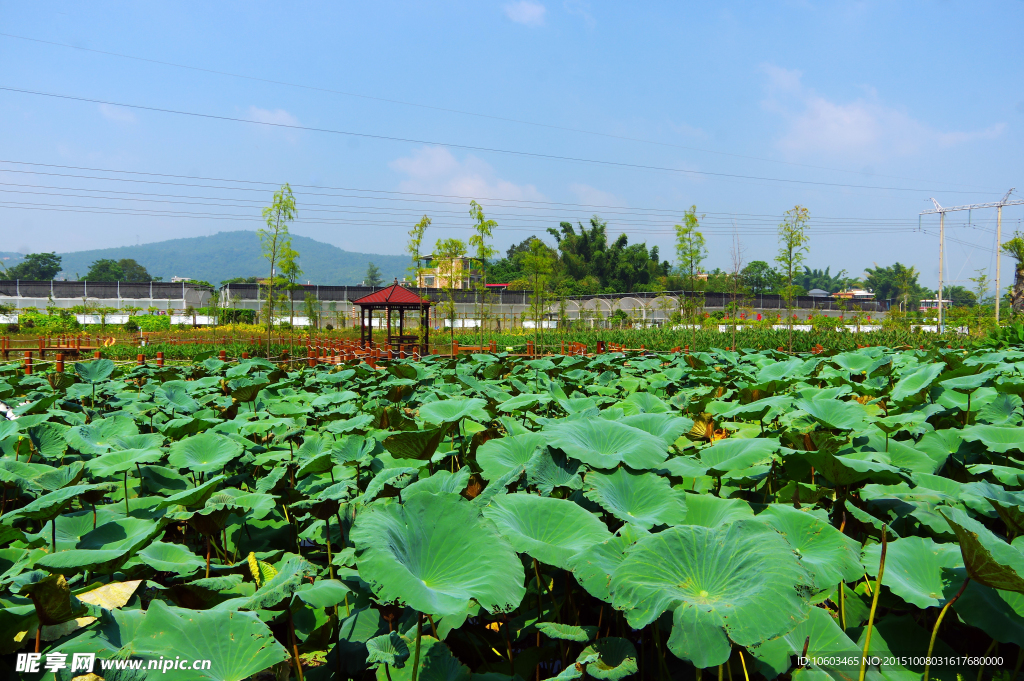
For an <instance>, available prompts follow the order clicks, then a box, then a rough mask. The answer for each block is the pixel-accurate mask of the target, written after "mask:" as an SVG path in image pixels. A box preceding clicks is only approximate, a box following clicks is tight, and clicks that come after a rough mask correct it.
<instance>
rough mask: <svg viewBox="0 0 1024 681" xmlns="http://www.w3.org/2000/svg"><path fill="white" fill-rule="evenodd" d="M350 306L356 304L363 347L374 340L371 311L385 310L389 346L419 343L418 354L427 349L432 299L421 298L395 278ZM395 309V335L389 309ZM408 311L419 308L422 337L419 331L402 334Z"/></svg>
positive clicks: (423, 353) (422, 353) (423, 352)
mask: <svg viewBox="0 0 1024 681" xmlns="http://www.w3.org/2000/svg"><path fill="white" fill-rule="evenodd" d="M352 304H353V305H358V306H359V342H360V345H362V347H364V348H365V347H367V345H368V344H370V343H372V342H373V313H374V311H375V310H384V311H385V313H386V319H387V321H386V324H387V344H388V345H398V346H404V345H419V346H420V355H426V354H428V353H429V352H430V350H429V348H430V317H429V315H430V304H431V301H429V300H427V299H426V298H421V297H420V296H418V295H416V294H415V293H413V292H412V291H410V290H409V289H407V288H405V287H404V286H401V285H399V283H398V279H395V283H394V284H392V285H391V286H388V287H387V288H384V289H381V290H380V291H376V292H374V293H371V294H370V295H367V296H363V297H362V298H359V299H357V300H353V301H352ZM392 310H395V311H397V312H398V335H397V336H395V335H392V326H391V311H392ZM409 310H419V313H420V329H422V331H423V339H422V341H421V340H420V337H419V335H418V334H406V333H405V313H406V312H407V311H409Z"/></svg>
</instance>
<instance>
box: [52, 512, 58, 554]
mask: <svg viewBox="0 0 1024 681" xmlns="http://www.w3.org/2000/svg"><path fill="white" fill-rule="evenodd" d="M50 551H51V552H53V553H57V516H54V517H52V518H50Z"/></svg>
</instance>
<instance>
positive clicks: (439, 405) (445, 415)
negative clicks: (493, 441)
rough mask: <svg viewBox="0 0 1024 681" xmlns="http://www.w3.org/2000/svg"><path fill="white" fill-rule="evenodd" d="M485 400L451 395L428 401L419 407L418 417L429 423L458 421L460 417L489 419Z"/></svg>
mask: <svg viewBox="0 0 1024 681" xmlns="http://www.w3.org/2000/svg"><path fill="white" fill-rule="evenodd" d="M486 406H487V402H486V401H485V400H481V399H479V398H475V397H453V398H449V399H447V400H438V401H437V402H430V403H428V404H424V405H423V406H422V407H420V418H421V419H423V420H425V421H427V422H429V423H458V422H459V421H461V420H462V419H466V418H468V419H473V420H475V421H489V420H490V419H491V416H490V414H488V413H487V412H486V411H485V410H484V407H486Z"/></svg>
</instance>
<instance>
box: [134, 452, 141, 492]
mask: <svg viewBox="0 0 1024 681" xmlns="http://www.w3.org/2000/svg"><path fill="white" fill-rule="evenodd" d="M135 470H137V471H138V472H139V496H140V497H141V496H142V469H141V468H139V462H138V461H136V462H135Z"/></svg>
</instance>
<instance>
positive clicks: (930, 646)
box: [865, 577, 1020, 681]
mask: <svg viewBox="0 0 1024 681" xmlns="http://www.w3.org/2000/svg"><path fill="white" fill-rule="evenodd" d="M970 581H971V578H970V577H968V578H967V579H965V580H964V583H963V584H961V585H960V590H959V591H957V592H956V595H955V596H953V597H952V598H951V599H949V600H948V601H946V604H945V605H944V606H942V610H940V611H939V618H938V619H937V620H935V626H934V627H932V638H931V640H930V641H928V654H927V655H926V656H925V657H926V660H925V665H924V677H923V679H924V681H928V674H929V672H930V671H931V666H932V665H931V656H932V650H933V649H934V648H935V637H936V636H938V635H939V627H940V626H941V625H942V619H943V618H944V617H945V616H946V611H947V610H949V606H951V605H953V604H954V603H956V599H958V598H960V594H962V593H963V592H964V589H966V588H967V583H968V582H970ZM872 610H873V608H872ZM869 633H870V632H869ZM865 654H866V653H865ZM1018 666H1020V665H1019V663H1018Z"/></svg>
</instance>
